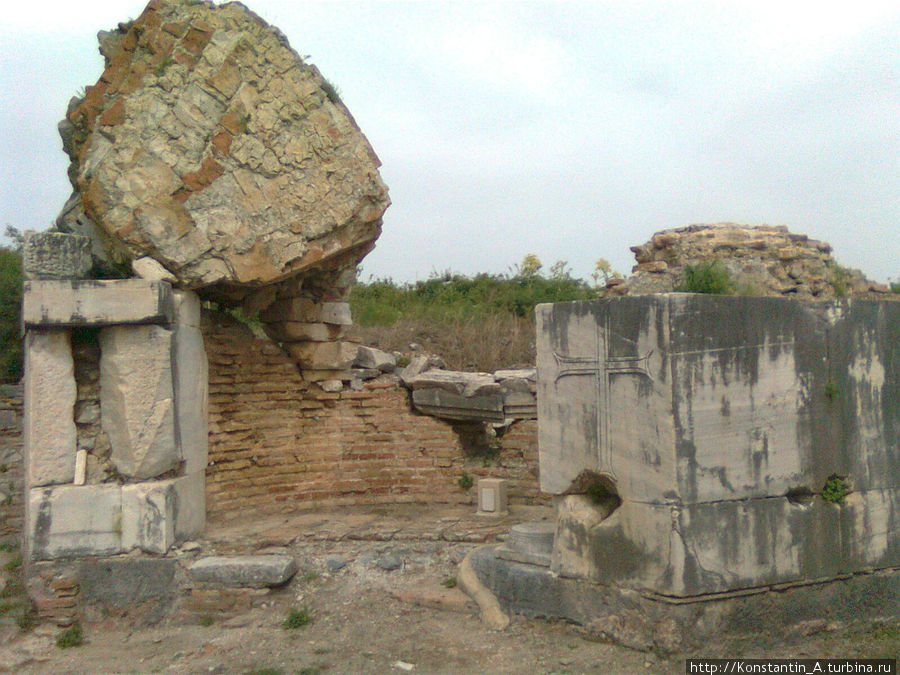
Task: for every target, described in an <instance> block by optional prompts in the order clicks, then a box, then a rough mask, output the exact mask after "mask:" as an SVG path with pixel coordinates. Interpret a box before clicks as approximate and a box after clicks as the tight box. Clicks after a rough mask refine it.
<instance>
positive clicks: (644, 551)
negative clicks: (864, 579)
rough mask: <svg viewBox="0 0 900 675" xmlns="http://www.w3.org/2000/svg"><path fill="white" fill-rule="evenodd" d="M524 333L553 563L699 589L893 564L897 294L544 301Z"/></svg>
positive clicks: (898, 560)
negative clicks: (533, 350)
mask: <svg viewBox="0 0 900 675" xmlns="http://www.w3.org/2000/svg"><path fill="white" fill-rule="evenodd" d="M537 346H538V364H537V366H538V429H539V431H538V436H539V450H540V475H541V486H542V488H543V490H545V491H546V492H549V493H551V494H554V495H558V496H559V498H558V511H557V527H556V535H555V539H554V544H553V551H552V563H551V568H552V570H553V571H554V572H555V573H558V574H559V575H561V576H563V577H571V578H582V579H589V580H591V581H596V582H602V583H610V584H616V585H619V586H624V587H630V588H637V589H641V590H642V591H647V592H651V593H656V594H659V595H660V596H666V597H693V596H702V595H705V594H714V593H722V592H728V591H735V590H741V589H748V588H754V587H761V586H771V585H776V584H793V583H807V582H811V581H816V580H825V579H833V578H836V577H839V576H841V575H847V574H853V573H855V572H858V571H861V570H864V569H868V570H871V569H881V568H891V567H895V566H897V565H900V303H894V302H878V301H863V300H852V301H850V300H846V301H843V302H840V303H831V304H818V305H813V304H808V305H806V304H801V303H798V302H794V301H790V300H786V299H782V298H763V297H754V298H750V297H721V296H704V295H691V294H669V295H655V296H636V297H625V298H616V299H608V300H601V301H594V302H580V303H563V304H556V305H540V306H539V307H538V308H537ZM845 492H846V494H845V495H844V494H843V493H845Z"/></svg>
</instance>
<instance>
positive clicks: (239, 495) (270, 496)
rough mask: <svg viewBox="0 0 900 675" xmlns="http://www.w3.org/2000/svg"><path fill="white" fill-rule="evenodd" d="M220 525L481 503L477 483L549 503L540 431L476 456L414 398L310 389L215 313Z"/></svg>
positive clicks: (213, 489) (214, 422) (376, 387)
mask: <svg viewBox="0 0 900 675" xmlns="http://www.w3.org/2000/svg"><path fill="white" fill-rule="evenodd" d="M203 323H204V326H203V333H204V341H205V343H206V350H207V354H208V357H209V380H210V381H209V414H210V417H209V420H210V425H209V466H208V467H207V472H206V476H207V488H206V490H207V516H208V518H209V519H211V520H216V519H230V518H233V517H238V516H239V515H240V516H241V517H246V513H247V511H248V509H249V510H252V511H255V512H257V513H279V512H288V511H293V510H298V509H311V508H318V507H322V506H338V505H356V504H392V503H400V502H439V503H462V504H474V500H475V491H474V490H468V491H466V490H463V489H461V488H460V487H459V485H458V480H459V477H460V475H461V474H462V473H463V472H466V473H468V474H470V475H471V476H472V477H473V478H478V477H483V476H492V477H499V478H506V479H509V480H510V491H509V496H510V501H511V502H512V503H529V502H533V501H536V500H544V499H546V497H542V496H541V495H540V491H539V487H538V478H537V474H538V456H537V424H536V422H534V421H522V422H517V423H516V424H514V425H512V427H510V428H509V429H508V430H507V432H506V433H505V434H504V435H503V437H502V438H501V439H500V451H499V453H498V454H497V455H495V456H494V457H492V458H491V459H490V461H488V462H485V460H483V459H482V458H481V457H467V456H466V453H465V451H464V449H463V447H462V445H461V443H460V440H459V437H458V436H457V434H456V433H455V432H454V430H453V428H452V427H451V426H450V425H449V424H447V423H445V422H442V421H440V420H438V419H435V418H432V417H426V416H423V415H419V414H417V413H414V412H412V410H411V409H410V405H409V402H408V398H409V396H408V393H407V391H406V390H405V389H404V388H402V387H400V386H399V385H398V384H396V383H395V382H394V380H393V379H387V381H373V382H369V383H367V384H366V387H365V389H363V390H362V391H351V390H349V389H345V390H344V391H343V392H340V393H326V392H323V391H321V390H320V389H319V387H318V386H316V385H312V384H310V383H307V382H305V381H304V380H303V378H302V377H301V376H300V374H299V373H298V372H297V367H296V365H294V363H293V362H292V361H290V360H289V359H288V358H287V357H286V356H285V355H284V353H283V352H282V351H281V350H280V349H278V347H277V346H276V345H275V344H273V343H272V342H269V341H268V340H264V339H259V338H256V337H254V336H253V335H252V334H251V333H250V331H249V330H248V329H247V328H246V327H245V326H243V325H241V324H239V323H237V322H234V321H233V320H231V319H230V317H225V318H223V317H222V315H219V314H212V313H210V314H207V315H206V316H205V317H204V322H203Z"/></svg>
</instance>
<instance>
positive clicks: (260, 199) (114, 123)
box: [23, 0, 390, 593]
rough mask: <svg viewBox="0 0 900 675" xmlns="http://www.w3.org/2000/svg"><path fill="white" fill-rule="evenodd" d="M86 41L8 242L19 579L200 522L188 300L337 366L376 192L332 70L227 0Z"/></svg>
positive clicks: (197, 408)
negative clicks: (42, 170)
mask: <svg viewBox="0 0 900 675" xmlns="http://www.w3.org/2000/svg"><path fill="white" fill-rule="evenodd" d="M99 40H100V51H101V53H102V55H103V57H104V60H105V69H104V71H103V74H102V75H101V76H100V79H99V80H98V81H97V83H96V84H95V85H93V86H90V87H87V88H86V91H85V93H84V95H83V96H82V97H80V98H75V99H73V100H72V101H71V102H70V104H69V108H68V111H67V113H66V118H65V119H64V120H63V121H62V122H61V123H60V125H59V130H60V134H61V136H62V139H63V147H64V150H65V152H66V153H67V154H68V155H69V157H70V159H71V164H70V166H69V172H68V173H69V179H70V181H71V183H72V185H73V187H74V192H73V194H72V197H71V198H70V199H69V200H68V202H67V203H66V205H65V206H64V208H63V210H62V213H61V214H60V216H59V218H58V220H57V223H56V227H55V229H54V230H53V231H49V232H44V233H40V234H34V233H31V234H29V236H28V237H27V238H26V242H25V247H24V269H25V278H26V281H25V284H24V301H23V327H24V331H25V353H26V357H25V377H24V399H25V403H24V408H25V414H24V415H25V420H24V454H25V484H26V492H27V494H26V500H25V501H26V507H25V525H24V529H25V551H26V559H28V560H29V561H30V563H31V574H32V577H33V578H40V577H41V575H44V576H46V577H47V578H48V579H49V578H53V577H54V575H57V573H58V569H57V568H55V567H53V565H52V563H49V562H48V563H42V562H40V561H55V560H66V559H71V558H73V557H75V558H77V557H80V556H85V555H92V556H96V555H100V556H107V555H115V554H119V553H123V552H128V551H132V550H134V549H138V550H140V551H143V552H145V553H151V554H163V553H165V552H166V551H168V550H169V549H170V547H171V546H172V545H173V544H175V543H176V542H178V541H184V540H185V539H189V538H191V537H195V536H197V535H198V534H200V533H202V531H203V528H204V524H205V517H206V514H205V472H206V468H207V447H208V439H207V437H208V429H207V418H208V412H207V406H208V401H207V397H208V375H207V358H206V352H205V348H204V340H203V336H202V335H201V332H200V322H201V319H200V317H201V304H202V303H204V302H212V303H217V304H218V305H219V306H220V307H226V308H232V309H235V308H236V309H242V310H244V311H245V312H247V313H251V314H254V315H255V314H257V313H259V315H260V317H261V319H262V321H263V322H264V326H265V330H266V332H267V333H268V334H269V335H270V336H271V337H272V339H274V340H277V342H278V343H279V344H280V345H281V346H282V348H283V349H284V350H285V351H286V352H287V353H288V354H290V355H291V357H292V358H293V359H294V360H295V362H296V363H297V365H298V366H299V368H300V369H301V372H302V373H303V376H304V379H305V380H306V381H309V382H316V383H319V384H321V385H322V386H329V385H330V387H331V389H332V390H333V389H334V388H335V387H336V388H337V389H340V388H341V387H342V386H343V385H342V379H344V380H349V378H350V370H349V368H350V366H351V365H352V363H353V361H354V360H355V358H356V351H355V350H351V349H349V348H347V347H346V346H345V345H344V344H343V343H342V342H341V341H340V337H341V335H342V333H343V331H344V329H345V327H346V326H347V325H349V324H350V311H349V305H348V304H347V302H346V300H347V294H348V292H349V287H350V284H351V283H352V281H353V280H354V278H355V269H356V266H357V264H358V262H359V261H360V259H361V258H362V257H363V256H364V255H365V254H366V253H368V252H369V251H370V250H371V249H372V247H373V246H374V242H375V239H376V238H377V237H378V235H379V233H380V229H381V217H382V214H383V213H384V211H385V209H386V208H387V207H388V205H389V203H390V201H389V199H388V196H387V188H386V187H385V185H384V183H383V182H382V181H381V178H380V176H379V174H378V166H379V161H378V158H377V156H376V155H375V153H374V151H373V150H372V148H371V146H370V145H369V143H368V141H367V140H366V138H365V137H364V136H363V135H362V133H361V132H360V131H359V129H358V127H357V126H356V123H355V122H354V120H353V117H352V116H351V115H350V113H349V112H348V110H347V109H346V107H345V106H344V105H343V103H342V102H341V100H340V98H339V96H338V95H337V93H336V91H335V89H334V87H333V86H332V85H330V84H329V83H328V82H327V81H326V80H325V79H324V78H323V77H322V76H321V74H320V73H319V71H318V70H317V69H316V68H315V67H313V66H311V65H309V64H306V63H304V61H303V59H301V58H300V57H299V56H298V55H297V54H296V53H295V52H294V51H293V50H292V49H291V48H290V46H289V45H288V43H287V40H286V38H285V37H284V36H283V35H282V34H281V33H280V32H279V31H278V30H277V29H275V28H273V27H271V26H269V25H267V24H266V23H265V22H264V21H262V20H261V19H260V18H259V17H257V16H256V15H254V14H253V13H252V12H250V11H249V10H247V9H246V8H245V7H244V6H243V5H241V4H239V3H229V4H226V5H222V6H216V5H213V4H212V3H210V2H195V1H192V0H171V1H167V2H163V1H158V0H153V1H152V2H150V3H149V4H148V5H147V7H146V9H145V10H144V12H143V13H142V14H141V15H140V16H139V17H138V18H137V19H136V20H134V21H132V22H129V23H128V24H120V25H119V26H118V28H116V29H115V30H112V31H108V32H101V33H100V35H99ZM351 352H352V355H351ZM42 565H43V566H42ZM42 570H43V571H42ZM48 575H49V576H48ZM38 585H39V584H38ZM35 588H37V586H35ZM35 592H38V593H40V590H39V589H38V590H37V591H35Z"/></svg>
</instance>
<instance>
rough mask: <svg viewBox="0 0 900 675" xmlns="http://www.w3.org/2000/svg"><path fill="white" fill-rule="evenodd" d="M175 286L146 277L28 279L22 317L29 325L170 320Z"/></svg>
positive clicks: (81, 324) (157, 321)
mask: <svg viewBox="0 0 900 675" xmlns="http://www.w3.org/2000/svg"><path fill="white" fill-rule="evenodd" d="M173 312H174V308H173V304H172V287H171V286H170V285H169V284H168V283H166V282H160V281H144V280H143V279H117V280H107V281H26V282H25V284H24V296H23V298H22V321H23V322H24V323H25V325H26V326H88V325H94V326H108V325H112V324H128V323H161V324H168V323H169V322H171V321H172V318H173Z"/></svg>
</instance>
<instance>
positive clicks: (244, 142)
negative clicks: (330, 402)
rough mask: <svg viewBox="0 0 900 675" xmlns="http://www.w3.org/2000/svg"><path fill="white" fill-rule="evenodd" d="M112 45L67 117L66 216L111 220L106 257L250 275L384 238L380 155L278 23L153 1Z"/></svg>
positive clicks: (215, 276)
mask: <svg viewBox="0 0 900 675" xmlns="http://www.w3.org/2000/svg"><path fill="white" fill-rule="evenodd" d="M250 45H252V48H250V47H249V46H250ZM100 49H101V52H102V53H103V55H104V57H105V59H106V69H105V71H104V73H103V75H102V76H101V79H100V81H99V82H98V83H97V84H96V86H93V87H88V88H87V92H88V93H87V95H86V96H84V97H83V98H82V99H81V100H78V101H75V102H73V104H72V105H70V107H69V110H68V112H67V115H66V119H65V120H64V121H63V122H62V123H61V124H60V134H61V136H62V137H63V148H64V150H65V151H66V153H67V154H68V155H69V157H70V159H71V166H70V168H69V176H70V179H71V181H72V183H73V185H74V186H75V189H76V192H77V195H76V198H75V199H73V200H72V201H73V202H74V203H73V205H72V208H67V209H65V210H64V213H63V214H62V216H61V218H60V220H59V226H60V227H65V228H71V229H79V230H80V231H84V230H97V231H98V235H95V236H94V239H95V240H97V241H99V242H100V243H101V244H102V245H103V247H102V248H103V249H104V250H101V251H100V255H99V256H98V257H101V258H106V259H109V260H110V261H112V262H122V261H127V260H129V259H135V258H137V259H140V258H143V257H151V258H153V259H155V260H156V261H157V262H159V263H161V265H162V266H163V267H164V268H165V270H167V271H168V272H169V273H171V274H172V275H173V276H174V277H175V278H177V279H178V282H179V285H181V286H183V287H186V288H201V287H205V286H209V285H212V284H228V285H230V286H232V287H240V288H244V289H252V288H258V287H259V286H260V285H263V284H268V283H277V282H278V281H280V280H283V279H285V278H286V277H288V276H290V275H292V274H298V273H304V272H307V271H309V270H314V269H319V268H322V267H328V266H329V265H337V264H338V262H342V263H344V264H347V263H349V264H350V265H351V266H354V264H355V263H356V262H357V261H358V260H359V259H361V258H362V257H363V256H364V255H365V254H366V253H367V252H368V251H369V250H371V247H372V245H373V242H374V240H375V238H376V237H377V236H378V234H379V233H380V230H381V216H382V214H383V213H384V210H385V209H386V208H387V206H388V204H389V203H390V200H389V199H388V196H387V188H386V187H385V185H384V183H383V182H382V181H381V179H380V177H379V175H378V170H377V169H378V166H379V164H380V162H379V160H378V158H377V156H376V155H375V153H374V152H373V150H372V148H371V146H370V145H369V143H368V141H367V140H366V138H365V137H364V136H363V135H362V133H361V132H360V131H359V129H358V128H357V126H356V124H355V122H354V121H353V118H352V117H351V116H350V114H349V113H348V111H347V109H346V108H345V107H344V105H343V104H342V103H341V102H340V100H338V99H337V97H336V96H334V95H333V91H332V90H331V89H330V88H329V87H328V85H327V84H326V82H325V80H324V78H323V77H322V75H321V74H320V73H319V71H318V70H317V69H316V68H315V67H313V66H311V65H308V64H306V63H304V62H303V60H302V59H301V58H300V57H299V56H298V55H297V53H296V52H294V51H293V50H292V49H291V48H290V46H289V45H288V44H287V41H286V40H285V38H284V35H282V34H281V33H280V32H279V31H278V30H277V29H275V28H273V27H271V26H269V25H267V24H266V23H265V22H264V21H262V19H260V18H259V17H258V16H256V15H255V14H253V13H252V12H250V11H249V10H247V9H246V8H245V7H244V6H243V5H241V4H240V3H228V4H224V5H221V6H216V5H214V4H212V3H196V2H185V1H178V2H176V1H172V2H165V3H158V2H152V3H150V4H149V5H148V6H147V8H146V9H145V10H144V11H143V12H142V13H141V15H140V16H138V17H137V18H136V19H135V20H134V21H130V22H129V23H128V24H127V26H126V25H125V24H120V25H119V28H118V29H116V30H112V31H107V32H102V33H101V34H100ZM75 207H77V208H75ZM142 268H143V265H141V264H139V265H138V269H142ZM156 272H157V273H158V270H157V271H156ZM149 273H150V274H153V273H154V272H153V271H150V272H149Z"/></svg>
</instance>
